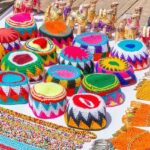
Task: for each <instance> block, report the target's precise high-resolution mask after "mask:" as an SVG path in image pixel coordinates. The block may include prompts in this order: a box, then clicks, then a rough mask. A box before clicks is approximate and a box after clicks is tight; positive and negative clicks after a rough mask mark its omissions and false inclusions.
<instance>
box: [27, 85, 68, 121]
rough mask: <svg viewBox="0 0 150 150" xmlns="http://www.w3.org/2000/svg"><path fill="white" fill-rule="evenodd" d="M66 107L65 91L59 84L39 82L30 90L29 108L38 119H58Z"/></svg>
mask: <svg viewBox="0 0 150 150" xmlns="http://www.w3.org/2000/svg"><path fill="white" fill-rule="evenodd" d="M66 105H67V101H66V90H65V88H64V87H62V86H61V85H59V84H56V83H53V82H49V83H43V82H41V83H37V84H35V85H34V86H33V87H32V88H31V97H30V98H29V106H30V107H31V109H32V111H33V113H34V115H35V116H37V117H39V118H43V119H51V118H56V117H59V116H61V115H63V114H64V112H65V110H66Z"/></svg>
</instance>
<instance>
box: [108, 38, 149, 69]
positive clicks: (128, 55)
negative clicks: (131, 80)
mask: <svg viewBox="0 0 150 150" xmlns="http://www.w3.org/2000/svg"><path fill="white" fill-rule="evenodd" d="M111 55H112V56H113V57H118V58H121V59H124V60H126V61H128V62H129V63H130V64H131V65H132V66H133V68H134V70H142V69H145V68H147V67H148V66H149V62H148V51H147V47H146V46H145V45H144V43H142V42H141V41H138V40H130V39H129V40H122V41H119V42H117V43H116V45H115V46H114V48H113V49H112V51H111Z"/></svg>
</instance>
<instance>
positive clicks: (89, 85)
mask: <svg viewBox="0 0 150 150" xmlns="http://www.w3.org/2000/svg"><path fill="white" fill-rule="evenodd" d="M78 93H94V94H97V95H99V96H101V97H102V98H103V99H104V101H105V103H106V105H107V106H108V107H113V106H117V105H120V104H122V103H123V102H124V100H125V96H124V93H123V92H122V91H121V89H120V82H119V80H118V78H117V77H116V76H115V75H113V74H103V73H102V74H101V73H93V74H89V75H86V76H85V77H84V78H83V80H82V84H81V86H80V88H79V90H78Z"/></svg>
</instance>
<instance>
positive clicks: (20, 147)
mask: <svg viewBox="0 0 150 150" xmlns="http://www.w3.org/2000/svg"><path fill="white" fill-rule="evenodd" d="M0 144H4V145H6V146H9V147H12V148H15V149H17V150H44V149H41V148H37V147H34V146H32V145H28V144H26V143H23V142H19V141H16V140H12V139H10V138H8V137H5V136H3V135H0Z"/></svg>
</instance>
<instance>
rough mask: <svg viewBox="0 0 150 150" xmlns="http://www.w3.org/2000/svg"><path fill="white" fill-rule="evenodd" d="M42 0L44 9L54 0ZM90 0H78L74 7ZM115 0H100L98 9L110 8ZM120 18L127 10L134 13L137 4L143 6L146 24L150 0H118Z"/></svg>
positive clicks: (149, 14)
mask: <svg viewBox="0 0 150 150" xmlns="http://www.w3.org/2000/svg"><path fill="white" fill-rule="evenodd" d="M41 1H42V9H43V11H45V10H46V7H47V6H48V4H49V3H50V1H52V0H41ZM89 1H90V0H76V1H75V2H74V5H73V7H77V6H79V5H80V4H82V3H88V2H89ZM113 1H114V0H98V3H97V10H99V8H109V7H110V4H111V2H113ZM118 1H119V7H118V19H119V18H120V17H121V16H122V15H123V14H124V13H126V12H129V13H132V12H133V11H134V8H135V7H136V6H143V13H142V17H141V25H145V24H146V23H147V18H148V17H149V16H150V0H118Z"/></svg>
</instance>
